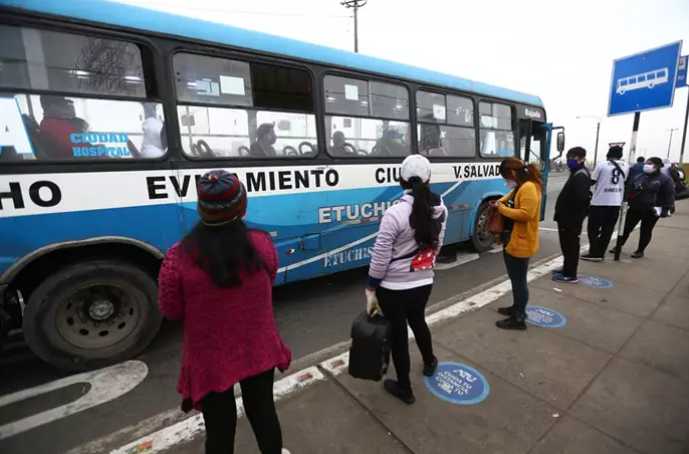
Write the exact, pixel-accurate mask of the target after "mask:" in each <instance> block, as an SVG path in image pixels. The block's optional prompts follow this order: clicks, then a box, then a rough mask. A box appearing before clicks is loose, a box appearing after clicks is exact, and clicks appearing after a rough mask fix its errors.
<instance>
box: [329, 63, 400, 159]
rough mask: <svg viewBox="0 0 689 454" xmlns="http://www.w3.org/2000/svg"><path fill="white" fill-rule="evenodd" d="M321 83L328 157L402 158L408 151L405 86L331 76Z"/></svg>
mask: <svg viewBox="0 0 689 454" xmlns="http://www.w3.org/2000/svg"><path fill="white" fill-rule="evenodd" d="M323 82H324V86H325V112H326V117H325V128H326V133H327V134H328V140H327V143H328V153H329V154H330V155H331V156H333V157H338V158H366V157H404V156H407V155H409V154H410V153H411V138H410V123H409V92H408V90H407V89H406V87H404V86H402V85H396V84H390V83H386V82H378V81H372V80H371V81H369V80H363V79H353V78H346V77H340V76H331V75H328V76H325V78H324V81H323Z"/></svg>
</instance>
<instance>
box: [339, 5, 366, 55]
mask: <svg viewBox="0 0 689 454" xmlns="http://www.w3.org/2000/svg"><path fill="white" fill-rule="evenodd" d="M367 3H368V0H342V1H341V2H340V5H342V6H344V7H345V8H347V9H349V8H354V52H359V14H358V12H359V8H363V7H364V6H366V4H367Z"/></svg>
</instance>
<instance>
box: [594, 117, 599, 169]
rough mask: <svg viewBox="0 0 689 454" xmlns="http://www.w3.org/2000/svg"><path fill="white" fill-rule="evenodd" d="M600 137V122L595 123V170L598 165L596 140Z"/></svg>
mask: <svg viewBox="0 0 689 454" xmlns="http://www.w3.org/2000/svg"><path fill="white" fill-rule="evenodd" d="M599 137H600V120H599V121H598V122H597V125H596V148H595V149H594V152H593V168H594V169H595V168H596V164H598V138H599Z"/></svg>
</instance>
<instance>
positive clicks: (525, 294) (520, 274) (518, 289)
mask: <svg viewBox="0 0 689 454" xmlns="http://www.w3.org/2000/svg"><path fill="white" fill-rule="evenodd" d="M504 258H505V268H507V275H508V276H509V277H510V282H512V297H513V299H514V303H513V305H512V307H514V317H515V318H516V319H518V320H526V304H527V303H528V302H529V287H528V284H527V281H526V273H527V272H528V271H529V257H526V258H519V257H512V256H511V255H510V254H508V253H507V252H504Z"/></svg>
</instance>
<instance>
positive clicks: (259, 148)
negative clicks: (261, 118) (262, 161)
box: [249, 123, 278, 158]
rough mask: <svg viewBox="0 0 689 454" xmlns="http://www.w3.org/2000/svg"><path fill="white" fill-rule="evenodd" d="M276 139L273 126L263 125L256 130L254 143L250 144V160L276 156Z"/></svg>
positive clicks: (270, 124)
mask: <svg viewBox="0 0 689 454" xmlns="http://www.w3.org/2000/svg"><path fill="white" fill-rule="evenodd" d="M277 140H278V137H277V135H276V134H275V124H273V123H263V124H262V125H261V126H259V127H258V129H256V142H254V143H252V144H251V148H250V149H249V156H251V157H252V158H270V157H274V156H276V153H275V147H273V145H275V142H277Z"/></svg>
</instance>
